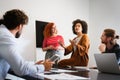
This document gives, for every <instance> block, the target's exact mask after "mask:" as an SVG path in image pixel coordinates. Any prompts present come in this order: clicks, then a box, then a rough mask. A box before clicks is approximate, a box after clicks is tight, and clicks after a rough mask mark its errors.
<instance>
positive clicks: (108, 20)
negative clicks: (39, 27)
mask: <svg viewBox="0 0 120 80" xmlns="http://www.w3.org/2000/svg"><path fill="white" fill-rule="evenodd" d="M6 2H7V3H6ZM119 3H120V0H90V1H89V0H34V1H33V0H19V1H18V0H7V1H6V0H1V1H0V7H1V8H0V17H1V16H2V14H3V13H4V12H5V11H7V10H10V9H13V8H18V9H22V10H24V12H26V14H27V15H28V16H29V24H28V25H27V26H26V27H25V29H24V31H23V34H22V36H21V38H24V39H26V42H25V43H27V44H28V45H27V46H26V48H25V51H24V53H22V56H23V57H24V58H25V59H26V60H35V59H37V60H38V59H44V53H43V52H42V50H41V49H39V48H37V50H36V47H35V41H36V40H35V20H42V21H48V22H50V21H53V22H55V23H56V25H57V28H58V31H59V34H61V35H63V37H64V39H65V44H66V45H68V44H69V41H68V40H69V39H71V38H73V37H74V35H73V33H72V21H73V20H75V19H77V18H79V19H83V20H85V21H87V22H88V25H89V26H88V35H89V37H90V41H91V46H90V50H89V57H90V62H89V66H94V65H95V61H94V56H93V54H94V53H97V52H99V50H98V45H99V44H100V36H101V33H102V31H103V29H105V28H114V29H115V30H116V31H117V33H118V34H120V31H119V23H120V15H119V14H120V9H119V7H120V5H119ZM67 57H69V56H67ZM67 57H64V58H67Z"/></svg>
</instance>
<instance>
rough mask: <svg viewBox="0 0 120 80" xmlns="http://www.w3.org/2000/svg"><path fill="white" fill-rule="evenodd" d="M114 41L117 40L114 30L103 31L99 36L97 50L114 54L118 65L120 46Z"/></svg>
mask: <svg viewBox="0 0 120 80" xmlns="http://www.w3.org/2000/svg"><path fill="white" fill-rule="evenodd" d="M116 39H119V36H118V35H116V33H115V30H113V29H105V30H104V31H103V33H102V36H101V45H100V46H99V50H100V51H101V52H102V53H115V54H116V58H117V61H118V64H119V65H120V46H119V44H118V43H117V42H116Z"/></svg>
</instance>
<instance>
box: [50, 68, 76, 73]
mask: <svg viewBox="0 0 120 80" xmlns="http://www.w3.org/2000/svg"><path fill="white" fill-rule="evenodd" d="M50 72H59V73H61V72H77V71H73V70H64V69H51V70H50Z"/></svg>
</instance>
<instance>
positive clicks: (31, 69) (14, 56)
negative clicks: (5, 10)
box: [0, 25, 44, 80]
mask: <svg viewBox="0 0 120 80" xmlns="http://www.w3.org/2000/svg"><path fill="white" fill-rule="evenodd" d="M18 47H19V46H18V45H17V39H16V38H15V36H14V35H13V34H12V33H11V32H10V31H9V30H8V29H7V28H6V27H5V26H4V25H0V80H4V78H5V77H6V75H7V72H8V70H9V68H11V69H12V70H13V71H14V72H15V73H16V74H17V75H19V76H20V75H32V74H35V73H37V72H43V71H44V65H42V64H41V65H35V63H33V62H28V61H25V60H24V59H23V58H22V57H21V55H20V52H19V50H18Z"/></svg>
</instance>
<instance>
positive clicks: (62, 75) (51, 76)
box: [37, 73, 90, 80]
mask: <svg viewBox="0 0 120 80" xmlns="http://www.w3.org/2000/svg"><path fill="white" fill-rule="evenodd" d="M37 75H39V76H41V77H45V78H48V79H52V80H55V79H60V80H61V79H67V80H71V79H72V80H73V79H74V80H75V79H79V80H80V79H82V80H83V79H85V80H89V79H90V78H86V77H80V76H74V75H71V74H66V73H60V74H49V75H47V74H44V73H38V74H37Z"/></svg>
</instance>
